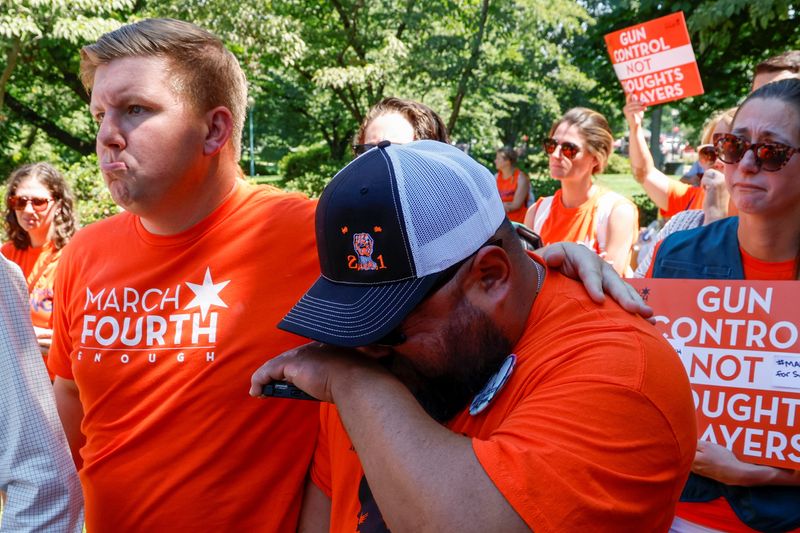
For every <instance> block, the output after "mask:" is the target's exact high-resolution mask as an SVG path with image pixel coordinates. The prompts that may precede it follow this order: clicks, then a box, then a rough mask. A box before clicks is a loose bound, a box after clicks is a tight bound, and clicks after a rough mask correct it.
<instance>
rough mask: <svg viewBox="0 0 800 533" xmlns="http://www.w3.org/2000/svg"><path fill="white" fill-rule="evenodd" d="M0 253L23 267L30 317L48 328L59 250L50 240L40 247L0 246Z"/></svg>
mask: <svg viewBox="0 0 800 533" xmlns="http://www.w3.org/2000/svg"><path fill="white" fill-rule="evenodd" d="M2 253H3V255H5V256H6V257H7V258H8V259H10V260H11V261H14V262H15V263H17V264H18V265H19V266H20V268H21V269H22V272H23V274H24V275H25V278H26V280H27V283H28V294H30V304H31V320H32V321H33V325H34V326H37V327H40V328H48V329H51V328H52V327H53V323H52V312H53V281H54V279H55V273H56V267H57V266H58V260H59V258H60V257H61V250H56V249H55V247H54V246H53V243H52V242H48V243H47V244H45V245H44V246H42V247H40V248H31V247H29V248H27V249H25V250H19V249H18V248H16V247H15V246H14V245H13V243H11V242H7V243H6V244H4V245H3V248H2Z"/></svg>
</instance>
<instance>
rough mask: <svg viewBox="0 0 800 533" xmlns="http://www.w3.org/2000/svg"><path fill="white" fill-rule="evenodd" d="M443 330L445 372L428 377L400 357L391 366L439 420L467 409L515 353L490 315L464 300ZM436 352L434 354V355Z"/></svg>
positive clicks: (444, 419)
mask: <svg viewBox="0 0 800 533" xmlns="http://www.w3.org/2000/svg"><path fill="white" fill-rule="evenodd" d="M451 316H452V317H453V318H454V320H453V322H451V323H450V324H448V325H447V327H446V328H445V330H444V332H443V339H444V345H443V346H442V349H443V353H441V354H438V355H439V357H440V358H441V363H440V364H439V365H437V366H438V367H439V368H440V369H441V372H440V373H439V374H438V375H435V376H427V375H424V374H422V373H421V372H419V371H418V370H417V369H416V368H414V366H413V364H412V363H410V362H408V361H407V360H404V359H401V358H399V357H397V356H392V359H393V361H391V362H390V363H389V368H390V370H391V371H392V373H394V374H395V375H396V376H397V377H398V378H399V379H400V381H402V382H403V383H404V384H405V385H406V387H408V388H409V390H410V391H411V393H412V394H413V395H414V397H415V398H416V399H417V401H418V402H419V403H420V405H421V406H422V408H423V409H424V410H425V411H426V412H427V413H428V414H429V415H430V416H431V417H432V418H433V419H435V420H436V421H437V422H440V423H444V422H447V421H448V420H450V419H452V418H453V417H454V416H456V415H457V414H458V413H460V412H461V411H463V410H464V409H465V408H466V407H467V406H468V405H469V403H470V402H471V401H472V399H473V398H474V397H475V395H476V394H478V392H480V390H481V389H482V388H483V386H484V385H486V383H487V382H488V381H489V378H491V377H492V375H494V374H495V373H496V372H497V371H498V370H499V369H500V366H501V365H502V364H503V361H504V360H505V358H506V357H507V356H508V354H510V353H511V343H510V342H509V341H508V339H507V338H506V337H505V336H503V334H502V333H501V332H500V330H499V329H498V328H497V326H495V324H494V322H492V320H491V319H490V318H489V316H488V315H487V314H486V313H484V312H483V311H481V310H480V309H478V308H476V307H473V306H472V305H471V304H469V303H468V302H467V301H466V300H462V301H461V302H460V303H459V305H458V307H457V308H456V309H454V310H453V312H452V313H451ZM432 355H433V354H432Z"/></svg>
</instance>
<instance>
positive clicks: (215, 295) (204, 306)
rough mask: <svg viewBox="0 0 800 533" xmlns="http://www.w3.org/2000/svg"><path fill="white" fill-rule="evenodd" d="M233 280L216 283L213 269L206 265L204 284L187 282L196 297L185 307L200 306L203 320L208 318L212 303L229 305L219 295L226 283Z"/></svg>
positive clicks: (222, 305) (221, 305)
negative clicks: (212, 273) (212, 276)
mask: <svg viewBox="0 0 800 533" xmlns="http://www.w3.org/2000/svg"><path fill="white" fill-rule="evenodd" d="M230 282H231V280H228V281H223V282H220V283H214V282H213V281H211V269H210V268H208V267H206V276H205V278H203V284H202V285H198V284H197V283H189V282H188V281H187V282H186V285H187V286H188V287H189V288H190V289H191V290H192V292H193V293H194V299H193V300H192V301H191V302H189V304H188V305H187V306H186V307H184V309H191V308H192V307H199V308H200V316H201V317H202V318H203V320H205V319H206V315H207V314H208V310H209V309H210V308H211V306H212V305H218V306H220V307H228V304H226V303H225V302H223V301H222V298H220V297H219V293H220V291H222V289H224V288H225V285H227V284H228V283H230Z"/></svg>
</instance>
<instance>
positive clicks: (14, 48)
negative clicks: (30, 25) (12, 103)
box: [0, 37, 22, 122]
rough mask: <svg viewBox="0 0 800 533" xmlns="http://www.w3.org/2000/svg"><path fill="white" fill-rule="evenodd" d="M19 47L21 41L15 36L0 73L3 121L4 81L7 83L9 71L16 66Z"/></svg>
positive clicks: (0, 100)
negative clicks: (4, 66)
mask: <svg viewBox="0 0 800 533" xmlns="http://www.w3.org/2000/svg"><path fill="white" fill-rule="evenodd" d="M21 48H22V41H20V39H19V37H17V38H16V39H14V44H12V45H11V48H10V49H9V51H8V55H7V56H6V58H7V62H6V68H4V69H3V73H2V74H0V122H3V120H4V117H5V115H4V113H3V106H4V105H5V103H4V102H5V96H6V83H8V79H9V78H10V77H11V73H12V72H13V71H14V67H15V66H17V58H18V57H19V51H20V49H21Z"/></svg>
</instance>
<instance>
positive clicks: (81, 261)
mask: <svg viewBox="0 0 800 533" xmlns="http://www.w3.org/2000/svg"><path fill="white" fill-rule="evenodd" d="M236 187H237V188H236V190H235V192H234V193H233V194H232V195H231V196H230V197H229V198H228V199H227V200H225V202H223V204H222V205H221V206H219V207H218V208H217V209H216V210H215V211H214V212H213V213H211V214H210V215H209V216H208V217H206V219H204V220H202V221H201V222H199V223H198V224H196V225H195V226H193V227H192V228H190V229H188V230H186V231H185V232H182V233H180V234H177V235H171V236H159V235H153V234H151V233H148V232H147V231H146V230H145V229H144V228H143V227H142V224H141V221H140V220H139V218H138V217H136V216H133V215H131V214H130V213H121V214H119V215H116V216H113V217H111V218H109V219H106V220H103V221H100V222H96V223H94V224H92V225H90V226H88V227H86V228H84V229H83V230H81V231H80V232H78V234H76V236H75V237H74V238H73V240H72V242H70V244H69V246H67V247H66V248H65V249H64V254H63V256H62V258H61V262H60V265H59V270H58V276H57V277H56V295H57V299H56V308H55V311H54V340H53V347H52V349H51V351H50V361H49V364H50V367H51V369H52V370H54V371H55V373H56V374H57V375H58V376H61V377H63V378H67V379H74V380H75V382H76V384H77V386H78V390H79V392H80V399H81V403H82V404H83V411H84V418H83V422H82V426H81V429H82V431H83V433H84V435H86V444H85V445H84V446H83V448H82V449H81V457H82V458H83V468H82V469H81V471H80V477H81V482H82V485H83V490H84V496H85V503H86V525H87V530H88V531H93V532H94V531H112V530H113V531H260V532H261V531H267V532H270V531H273V532H285V531H293V530H294V529H295V527H296V522H297V518H298V513H299V508H300V503H301V498H302V491H303V486H304V480H305V476H306V473H307V470H308V466H309V463H310V460H311V456H312V452H313V447H314V442H315V441H316V433H317V427H318V416H317V413H318V406H317V404H315V403H314V402H301V401H293V400H283V399H267V400H256V399H253V398H251V397H250V396H249V395H248V389H249V380H250V375H251V374H252V373H253V371H254V370H255V369H256V368H258V367H259V366H260V365H261V364H262V363H264V362H265V361H266V360H268V359H269V358H271V357H274V356H275V355H278V354H280V353H281V352H283V351H285V350H287V349H289V348H292V347H294V346H297V345H299V344H302V343H304V342H306V341H305V340H304V339H302V338H301V337H298V336H296V335H293V334H290V333H287V332H284V331H280V330H278V329H277V328H276V324H277V323H278V321H279V320H280V319H281V318H282V317H283V315H284V314H285V313H286V312H287V311H288V310H289V309H290V308H291V306H292V305H293V304H294V303H295V302H296V301H297V300H298V299H299V298H300V297H301V296H302V294H303V293H304V291H305V290H306V289H307V288H308V287H309V286H310V285H311V284H312V283H313V282H314V281H315V280H316V279H317V276H318V275H319V263H318V261H317V254H316V245H315V232H314V210H315V206H316V204H315V202H312V201H310V200H308V199H306V198H305V197H303V196H301V195H298V194H276V193H274V192H270V191H267V190H264V189H260V188H258V187H254V186H251V185H248V184H246V183H245V182H243V181H239V182H238V183H237V186H236Z"/></svg>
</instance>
